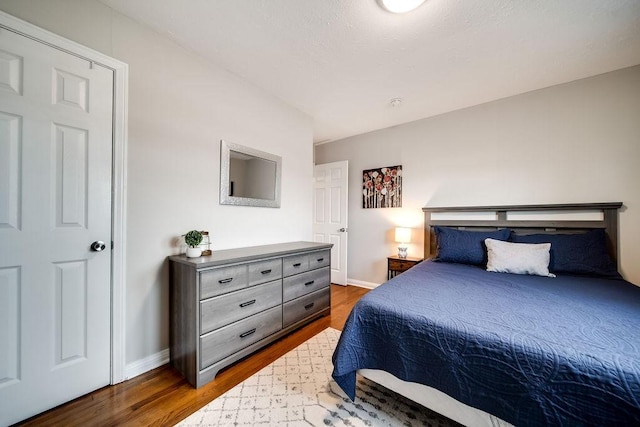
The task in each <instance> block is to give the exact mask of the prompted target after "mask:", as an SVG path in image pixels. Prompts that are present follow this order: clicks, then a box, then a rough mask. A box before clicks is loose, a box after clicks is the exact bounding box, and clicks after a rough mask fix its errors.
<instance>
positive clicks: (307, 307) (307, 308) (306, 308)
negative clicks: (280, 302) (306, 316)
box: [304, 302, 315, 310]
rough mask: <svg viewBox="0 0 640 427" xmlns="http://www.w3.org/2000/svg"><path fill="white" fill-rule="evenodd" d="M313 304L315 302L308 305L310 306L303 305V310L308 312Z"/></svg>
mask: <svg viewBox="0 0 640 427" xmlns="http://www.w3.org/2000/svg"><path fill="white" fill-rule="evenodd" d="M314 304H315V302H312V303H310V304H307V305H305V306H304V309H305V310H309V309H310V308H311V307H313V305H314Z"/></svg>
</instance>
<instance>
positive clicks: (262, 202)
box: [220, 139, 282, 208]
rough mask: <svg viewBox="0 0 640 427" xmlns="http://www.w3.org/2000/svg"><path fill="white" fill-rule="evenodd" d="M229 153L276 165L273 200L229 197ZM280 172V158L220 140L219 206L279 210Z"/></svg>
mask: <svg viewBox="0 0 640 427" xmlns="http://www.w3.org/2000/svg"><path fill="white" fill-rule="evenodd" d="M231 151H236V152H238V153H242V154H246V155H248V156H253V157H259V158H262V159H265V160H271V161H273V162H275V163H276V176H275V180H276V182H275V184H276V186H275V197H274V198H273V199H254V198H251V197H236V196H230V195H229V192H230V191H229V190H230V184H229V169H230V161H231ZM281 171H282V157H280V156H276V155H275V154H270V153H266V152H264V151H260V150H256V149H254V148H251V147H245V146H244V145H240V144H234V143H232V142H228V141H225V140H224V139H221V140H220V204H221V205H234V206H254V207H263V208H279V207H280V184H281V179H280V176H281Z"/></svg>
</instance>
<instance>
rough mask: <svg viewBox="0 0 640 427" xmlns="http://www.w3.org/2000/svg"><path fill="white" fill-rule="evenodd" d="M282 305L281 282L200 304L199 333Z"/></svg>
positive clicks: (221, 296) (226, 295)
mask: <svg viewBox="0 0 640 427" xmlns="http://www.w3.org/2000/svg"><path fill="white" fill-rule="evenodd" d="M280 304H282V280H280V279H278V280H276V281H273V282H270V283H264V284H262V285H258V286H253V287H250V288H247V289H244V290H242V291H237V292H233V293H230V294H225V295H220V296H217V297H214V298H210V299H207V300H204V301H202V302H200V333H201V334H206V333H207V332H210V331H213V330H214V329H218V328H221V327H222V326H225V325H228V324H230V323H233V322H235V321H237V320H240V319H244V318H245V317H249V316H251V315H253V314H256V313H259V312H261V311H264V310H266V309H268V308H271V307H275V306H277V305H280Z"/></svg>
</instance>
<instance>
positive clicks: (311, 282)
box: [304, 280, 315, 286]
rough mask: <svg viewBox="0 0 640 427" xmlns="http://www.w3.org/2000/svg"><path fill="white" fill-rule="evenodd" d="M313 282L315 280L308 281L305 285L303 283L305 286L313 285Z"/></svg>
mask: <svg viewBox="0 0 640 427" xmlns="http://www.w3.org/2000/svg"><path fill="white" fill-rule="evenodd" d="M313 282H315V280H312V281H310V282H307V283H305V284H304V285H305V286H309V285H313Z"/></svg>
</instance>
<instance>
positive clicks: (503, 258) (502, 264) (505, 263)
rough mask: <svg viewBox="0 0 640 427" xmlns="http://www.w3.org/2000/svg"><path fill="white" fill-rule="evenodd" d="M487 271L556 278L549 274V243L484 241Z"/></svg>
mask: <svg viewBox="0 0 640 427" xmlns="http://www.w3.org/2000/svg"><path fill="white" fill-rule="evenodd" d="M484 243H485V245H487V259H488V262H487V271H495V272H498V273H513V274H531V275H536V276H546V277H556V276H555V274H551V273H549V260H550V259H551V258H550V255H549V251H550V250H551V243H510V242H503V241H501V240H495V239H485V240H484Z"/></svg>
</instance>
